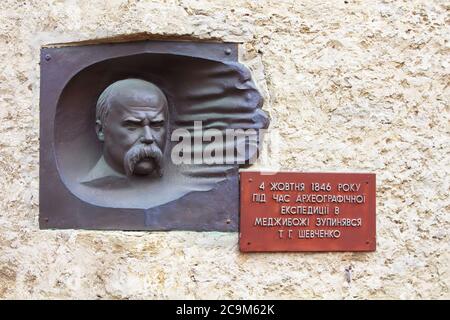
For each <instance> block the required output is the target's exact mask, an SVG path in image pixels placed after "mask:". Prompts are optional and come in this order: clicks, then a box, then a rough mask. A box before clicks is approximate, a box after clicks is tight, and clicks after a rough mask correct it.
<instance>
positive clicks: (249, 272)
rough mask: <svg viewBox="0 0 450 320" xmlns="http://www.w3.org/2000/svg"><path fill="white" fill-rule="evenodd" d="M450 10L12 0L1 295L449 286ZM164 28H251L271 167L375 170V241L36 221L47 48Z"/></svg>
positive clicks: (5, 43)
mask: <svg viewBox="0 0 450 320" xmlns="http://www.w3.org/2000/svg"><path fill="white" fill-rule="evenodd" d="M449 12H450V4H449V3H448V2H447V1H431V0H423V1H416V0H414V1H369V0H367V1H354V0H348V1H343V0H342V1H315V0H314V1H313V0H309V1H293V0H292V1H281V0H276V1H275V0H274V1H263V0H261V1H250V0H249V1H240V0H233V1H229V0H219V1H207V0H200V1H194V0H166V1H121V0H108V1H87V0H84V1H75V0H68V1H40V0H39V1H37V0H35V1H13V0H6V1H2V2H0V17H1V19H0V57H1V62H2V68H0V119H1V121H0V148H1V152H0V210H1V211H0V298H105V299H106V298H131V299H140V298H173V299H175V298H211V299H227V298H275V299H277V298H279V299H288V298H337V299H341V298H344V299H355V298H400V299H410V298H438V299H443V298H447V299H448V298H450V294H449V286H450V273H449V271H450V268H449V265H450V254H449V252H450V250H449V249H450V248H449V243H450V235H449V230H450V201H449V190H450V178H449V177H450V175H449V173H450V172H449V170H450V156H449V153H450V146H449V144H450V132H449V131H450V124H449V123H450V122H449V120H450V119H449V81H450V76H449V71H450V61H449V53H450V48H449V37H450V36H449V35H450V30H449V29H450V28H449V19H450V18H449ZM161 36H162V37H169V36H174V37H178V36H184V37H188V38H198V39H213V38H214V39H220V40H224V41H239V42H242V43H243V45H242V48H241V50H242V55H241V58H242V61H243V62H245V63H246V64H247V65H248V66H249V67H250V68H252V70H253V71H254V74H255V78H257V81H258V84H259V85H260V86H261V87H262V88H264V89H263V90H264V92H265V95H266V104H265V110H266V111H267V112H268V113H269V114H270V116H271V118H272V129H273V130H275V129H277V130H278V131H279V133H280V138H281V140H282V143H281V145H280V147H279V153H278V156H277V157H275V156H273V157H272V159H270V163H269V167H270V166H272V167H273V166H280V167H281V168H283V169H295V170H302V171H356V172H358V171H365V172H375V173H377V182H378V188H377V227H378V230H377V238H378V243H377V245H378V247H377V251H376V252H373V253H362V254H361V253H323V254H314V253H309V254H304V253H293V254H282V253H275V254H240V253H239V251H238V246H237V241H238V235H237V234H236V233H214V232H209V233H196V232H152V233H145V232H89V231H73V230H66V231H40V230H39V227H38V206H39V203H38V193H39V190H38V179H39V175H38V168H39V155H38V153H39V103H38V101H39V49H40V47H41V46H43V45H46V44H50V43H63V42H78V41H88V40H96V39H102V38H104V39H106V40H104V41H108V39H110V38H113V39H114V40H115V41H120V40H126V39H128V40H130V39H146V38H152V37H161ZM110 40H111V39H110ZM266 165H267V164H266ZM349 266H352V270H353V272H352V281H351V282H350V283H348V282H347V281H346V276H345V269H346V268H348V267H349Z"/></svg>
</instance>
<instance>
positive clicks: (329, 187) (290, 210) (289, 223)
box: [240, 172, 375, 251]
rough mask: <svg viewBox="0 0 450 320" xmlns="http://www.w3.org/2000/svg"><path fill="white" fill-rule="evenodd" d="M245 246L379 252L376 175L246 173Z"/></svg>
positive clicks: (243, 184) (243, 204) (252, 248)
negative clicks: (376, 233)
mask: <svg viewBox="0 0 450 320" xmlns="http://www.w3.org/2000/svg"><path fill="white" fill-rule="evenodd" d="M240 248H241V250H242V251H279V250H280V251H373V250H375V175H374V174H344V173H337V174H331V173H287V172H281V173H276V174H268V173H258V172H241V234H240Z"/></svg>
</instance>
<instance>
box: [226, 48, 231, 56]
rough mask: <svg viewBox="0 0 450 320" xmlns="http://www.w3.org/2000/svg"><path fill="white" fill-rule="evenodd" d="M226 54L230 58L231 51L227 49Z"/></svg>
mask: <svg viewBox="0 0 450 320" xmlns="http://www.w3.org/2000/svg"><path fill="white" fill-rule="evenodd" d="M225 54H226V55H227V56H229V55H230V54H231V49H230V48H226V49H225Z"/></svg>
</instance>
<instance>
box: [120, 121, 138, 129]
mask: <svg viewBox="0 0 450 320" xmlns="http://www.w3.org/2000/svg"><path fill="white" fill-rule="evenodd" d="M123 126H124V127H125V128H127V129H128V130H129V131H134V130H136V129H137V128H138V127H139V126H140V124H139V123H136V122H132V121H125V122H124V123H123Z"/></svg>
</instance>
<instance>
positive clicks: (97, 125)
mask: <svg viewBox="0 0 450 320" xmlns="http://www.w3.org/2000/svg"><path fill="white" fill-rule="evenodd" d="M95 132H96V133H97V137H98V140H100V141H105V135H104V134H103V125H102V122H101V121H100V120H97V121H95Z"/></svg>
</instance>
